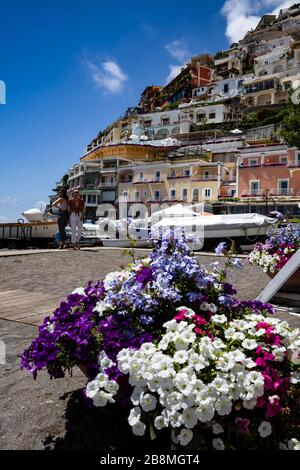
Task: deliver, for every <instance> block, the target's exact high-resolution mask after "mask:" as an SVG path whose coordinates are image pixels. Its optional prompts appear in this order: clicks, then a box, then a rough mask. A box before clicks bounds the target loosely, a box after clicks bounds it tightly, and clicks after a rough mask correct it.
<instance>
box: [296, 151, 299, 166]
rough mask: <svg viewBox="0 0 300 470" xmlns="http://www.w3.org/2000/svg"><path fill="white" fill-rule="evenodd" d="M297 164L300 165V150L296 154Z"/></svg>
mask: <svg viewBox="0 0 300 470" xmlns="http://www.w3.org/2000/svg"><path fill="white" fill-rule="evenodd" d="M296 165H297V166H300V152H298V153H297V155H296Z"/></svg>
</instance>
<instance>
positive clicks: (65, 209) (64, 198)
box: [51, 188, 70, 250]
mask: <svg viewBox="0 0 300 470" xmlns="http://www.w3.org/2000/svg"><path fill="white" fill-rule="evenodd" d="M58 194H59V198H58V199H56V201H54V202H53V204H52V206H51V207H56V208H57V209H58V219H57V223H58V230H59V239H60V242H59V248H60V249H61V250H62V249H63V248H66V244H65V242H66V239H67V234H66V226H67V225H68V222H69V219H70V213H69V197H68V193H67V190H66V189H64V188H63V189H61V190H60V191H59V193H58Z"/></svg>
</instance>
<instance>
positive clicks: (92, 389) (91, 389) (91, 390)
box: [85, 380, 100, 399]
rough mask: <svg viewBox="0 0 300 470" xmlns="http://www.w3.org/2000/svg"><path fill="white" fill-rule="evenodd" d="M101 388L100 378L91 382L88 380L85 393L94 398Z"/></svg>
mask: <svg viewBox="0 0 300 470" xmlns="http://www.w3.org/2000/svg"><path fill="white" fill-rule="evenodd" d="M99 390H100V385H99V382H98V380H92V381H91V382H88V384H87V386H86V390H85V394H86V396H87V397H88V398H91V399H93V398H94V396H95V395H96V394H97V393H98V391H99Z"/></svg>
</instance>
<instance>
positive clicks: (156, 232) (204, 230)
mask: <svg viewBox="0 0 300 470" xmlns="http://www.w3.org/2000/svg"><path fill="white" fill-rule="evenodd" d="M277 222H278V221H277V219H273V218H271V217H266V216H264V215H261V214H230V215H210V216H197V217H165V218H163V219H162V220H160V221H159V222H157V223H156V224H154V225H153V227H152V231H151V237H152V238H160V237H161V236H163V233H164V232H167V231H168V230H170V229H172V228H173V229H182V230H183V231H184V233H185V235H187V236H192V237H195V238H196V240H197V242H198V244H199V243H200V242H202V243H200V244H202V246H207V247H208V246H212V245H216V244H217V243H219V242H221V241H226V240H229V239H230V240H234V241H235V242H237V243H238V244H239V245H241V244H248V245H249V244H250V245H251V244H253V243H256V242H257V241H259V240H260V239H262V240H263V239H264V238H265V237H266V236H267V234H268V230H269V229H270V227H273V226H275V225H276V224H277Z"/></svg>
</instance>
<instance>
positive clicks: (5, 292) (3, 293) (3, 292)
mask: <svg viewBox="0 0 300 470" xmlns="http://www.w3.org/2000/svg"><path fill="white" fill-rule="evenodd" d="M15 292H19V291H18V290H4V291H0V298H1V296H2V295H8V294H11V293H15Z"/></svg>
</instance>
